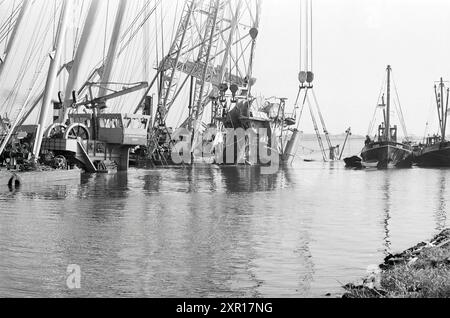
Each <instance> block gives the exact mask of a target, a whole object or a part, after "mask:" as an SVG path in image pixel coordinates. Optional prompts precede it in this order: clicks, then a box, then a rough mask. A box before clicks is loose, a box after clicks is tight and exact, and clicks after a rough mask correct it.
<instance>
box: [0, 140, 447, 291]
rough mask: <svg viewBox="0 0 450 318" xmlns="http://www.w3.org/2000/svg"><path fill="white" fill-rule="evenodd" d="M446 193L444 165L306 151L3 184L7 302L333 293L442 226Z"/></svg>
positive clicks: (1, 256) (1, 255)
mask: <svg viewBox="0 0 450 318" xmlns="http://www.w3.org/2000/svg"><path fill="white" fill-rule="evenodd" d="M359 145H360V142H358V143H356V144H354V145H353V149H357V148H358V147H359ZM349 151H350V150H349ZM309 155H311V156H312V153H309ZM449 190H450V170H438V169H419V168H413V169H407V170H392V171H370V170H365V171H355V170H348V169H345V167H344V164H343V163H341V162H336V163H323V162H320V161H315V162H303V161H302V160H300V159H298V160H297V161H296V162H295V163H294V165H293V167H290V168H283V169H280V171H279V172H278V173H277V174H274V175H261V173H260V171H259V170H258V169H257V168H223V169H220V168H212V167H204V168H200V167H197V168H192V169H171V170H154V171H151V170H130V171H129V172H128V173H125V174H112V175H88V176H83V178H82V180H81V182H73V183H69V184H65V185H51V184H47V185H41V186H39V187H27V188H24V189H21V190H18V191H16V192H10V191H8V190H7V189H1V190H0V297H324V296H325V295H326V294H327V293H331V295H332V297H333V296H338V295H339V294H340V293H341V292H342V289H341V287H340V286H341V285H342V284H345V283H348V282H353V281H358V280H359V279H360V278H361V277H363V276H364V275H365V274H366V271H367V268H368V267H369V266H370V265H373V264H379V263H381V262H382V260H383V258H384V257H385V255H386V254H387V253H391V252H396V251H401V250H403V249H406V248H409V247H411V246H412V245H414V244H416V243H418V242H419V241H421V240H425V239H428V238H430V237H431V236H432V235H433V234H434V233H436V232H437V231H439V230H440V229H443V228H444V227H445V226H448V224H449V222H448V218H449V213H448V208H447V207H448V205H449V203H450V202H449V201H450V197H449V196H448V195H447V193H448V191H449ZM71 264H75V265H78V266H79V267H80V269H81V286H80V287H81V288H80V289H74V290H71V289H69V288H68V286H67V284H66V280H67V277H68V274H67V267H68V265H71Z"/></svg>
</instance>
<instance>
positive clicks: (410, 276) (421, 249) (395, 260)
mask: <svg viewBox="0 0 450 318" xmlns="http://www.w3.org/2000/svg"><path fill="white" fill-rule="evenodd" d="M380 270H381V271H379V272H377V273H374V274H372V275H371V276H370V277H368V278H367V279H366V280H365V281H364V283H363V284H362V285H354V284H347V285H346V286H344V289H345V290H346V294H345V295H344V296H343V297H344V298H380V297H381V298H449V297H450V229H447V230H445V231H443V232H441V233H440V234H439V235H437V236H436V237H434V238H433V239H432V240H431V241H430V242H422V243H420V244H418V245H417V246H415V247H413V248H411V249H408V250H406V251H405V252H403V253H400V254H396V255H389V256H388V257H386V258H385V260H384V263H383V264H381V265H380Z"/></svg>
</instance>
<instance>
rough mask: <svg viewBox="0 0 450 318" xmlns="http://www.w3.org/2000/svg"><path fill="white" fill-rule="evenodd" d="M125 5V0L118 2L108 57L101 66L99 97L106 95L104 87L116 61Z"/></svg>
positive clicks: (109, 79)
mask: <svg viewBox="0 0 450 318" xmlns="http://www.w3.org/2000/svg"><path fill="white" fill-rule="evenodd" d="M97 1H98V0H97ZM127 4H128V3H127V0H120V3H119V7H118V8H117V14H116V19H115V22H114V28H113V31H112V35H111V41H110V44H109V49H108V55H107V57H106V60H105V64H104V65H103V72H102V76H101V83H102V84H103V86H102V87H101V88H100V90H99V93H98V95H99V97H102V96H105V95H106V94H107V93H108V90H107V87H106V86H107V85H108V83H109V82H110V81H111V74H112V69H113V67H114V62H115V60H116V56H117V51H118V48H119V38H120V34H121V30H122V26H123V19H124V16H125V11H126V9H127Z"/></svg>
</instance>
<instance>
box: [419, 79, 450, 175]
mask: <svg viewBox="0 0 450 318" xmlns="http://www.w3.org/2000/svg"><path fill="white" fill-rule="evenodd" d="M434 91H435V96H436V105H437V112H438V119H439V130H440V135H438V134H437V135H433V136H429V137H427V138H426V141H425V144H421V145H419V147H417V150H416V151H414V161H415V163H416V164H417V165H418V166H421V167H450V141H447V140H446V137H445V136H446V131H447V118H448V102H449V89H448V88H446V87H445V83H444V80H443V79H442V78H441V80H440V82H439V87H437V86H436V85H435V86H434Z"/></svg>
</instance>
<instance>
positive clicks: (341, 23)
mask: <svg viewBox="0 0 450 318" xmlns="http://www.w3.org/2000/svg"><path fill="white" fill-rule="evenodd" d="M299 15H300V13H299V1H298V0H263V18H262V23H261V32H260V38H259V42H258V51H257V64H256V69H255V73H256V74H255V75H256V76H257V77H258V88H257V89H258V91H262V92H264V94H265V95H266V96H270V95H282V96H285V97H288V98H289V99H290V101H291V102H292V103H293V102H294V100H295V97H296V94H297V83H298V82H297V74H298V68H299V67H298V64H299V63H298V60H299V44H298V43H299V22H298V18H299ZM314 60H315V62H314V64H315V65H314V71H315V73H316V82H315V88H316V93H317V95H318V98H319V103H320V104H321V106H322V110H323V113H324V116H325V118H326V122H327V124H328V126H329V130H330V131H331V132H333V133H341V132H344V131H345V129H346V128H348V127H349V126H351V127H352V128H353V131H354V132H355V133H359V134H365V133H366V132H367V129H368V127H369V122H370V120H371V118H372V115H373V111H374V107H375V105H376V103H377V98H378V94H379V91H380V89H381V85H382V81H383V78H384V76H385V69H386V66H387V65H388V64H391V65H392V68H393V72H394V78H395V80H396V83H397V87H398V91H399V95H400V101H401V103H402V107H403V112H404V114H405V120H406V124H407V128H408V130H409V132H410V133H413V134H416V135H419V136H423V134H424V131H425V124H426V122H427V120H432V121H433V122H436V121H437V119H436V118H437V117H436V114H435V113H436V112H435V111H434V110H435V104H434V103H433V104H432V98H433V94H434V93H433V85H434V81H436V80H438V79H439V78H440V77H441V76H443V77H444V78H446V79H449V80H450V1H446V0H428V1H419V0H338V1H337V0H314ZM431 107H433V108H431ZM307 115H308V116H309V114H307ZM310 122H311V120H310V119H309V117H305V120H304V121H303V123H304V125H303V127H304V129H305V130H306V131H308V130H311V129H310V127H311V125H310ZM434 127H436V124H435V125H434Z"/></svg>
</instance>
